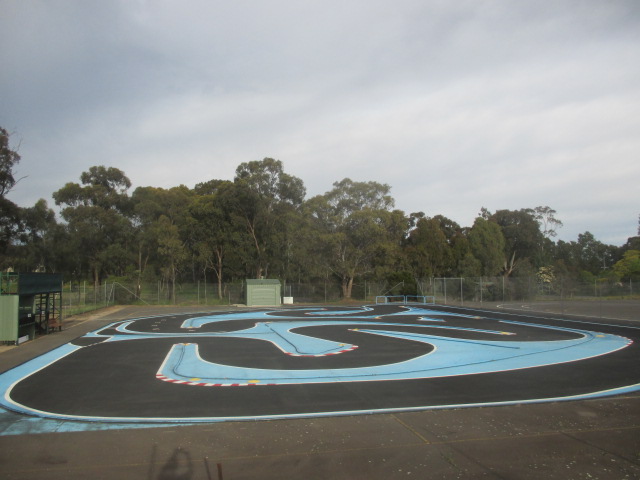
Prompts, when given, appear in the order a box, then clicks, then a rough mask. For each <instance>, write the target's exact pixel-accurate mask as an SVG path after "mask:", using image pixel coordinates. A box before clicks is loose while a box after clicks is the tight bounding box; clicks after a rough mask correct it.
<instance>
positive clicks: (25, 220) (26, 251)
mask: <svg viewBox="0 0 640 480" xmlns="http://www.w3.org/2000/svg"><path fill="white" fill-rule="evenodd" d="M20 217H21V219H22V232H21V234H20V236H19V243H18V245H15V246H14V247H15V248H16V253H18V255H16V257H17V258H16V259H15V261H14V263H15V264H16V266H17V267H18V268H19V270H20V271H25V272H28V271H46V272H55V271H56V270H57V268H58V262H57V255H56V253H57V252H56V250H57V249H58V248H59V247H60V245H59V244H58V242H56V238H58V235H59V225H58V222H57V221H56V215H55V212H54V211H53V210H52V209H51V208H49V206H48V204H47V201H46V200H44V199H40V200H38V201H37V202H36V203H35V205H34V206H33V207H28V208H22V209H21V213H20Z"/></svg>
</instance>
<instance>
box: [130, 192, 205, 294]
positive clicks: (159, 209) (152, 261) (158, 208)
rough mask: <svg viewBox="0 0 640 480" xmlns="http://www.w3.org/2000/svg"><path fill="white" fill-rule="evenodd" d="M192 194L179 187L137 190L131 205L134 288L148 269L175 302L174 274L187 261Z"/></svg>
mask: <svg viewBox="0 0 640 480" xmlns="http://www.w3.org/2000/svg"><path fill="white" fill-rule="evenodd" d="M192 196H193V193H192V191H191V190H190V189H189V188H187V187H185V186H184V185H180V186H178V187H172V188H169V189H164V188H156V187H138V188H136V190H135V191H134V192H133V195H132V203H133V209H134V213H135V220H136V226H137V237H136V238H137V262H138V269H137V271H138V286H140V282H141V279H142V278H143V277H144V276H145V272H146V270H147V269H148V267H149V265H152V266H153V267H154V268H155V270H156V271H157V273H159V274H160V275H161V276H162V279H163V280H164V281H165V282H166V283H167V284H168V285H169V287H170V289H169V290H168V292H170V294H171V298H172V299H173V300H174V301H175V291H176V283H177V278H178V274H179V273H180V272H181V270H182V269H183V267H184V266H185V264H186V262H187V260H188V259H189V249H188V242H189V240H190V238H191V228H190V227H191V226H192V223H191V218H190V216H189V211H188V207H189V204H190V202H191V199H192Z"/></svg>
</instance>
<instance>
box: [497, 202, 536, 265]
mask: <svg viewBox="0 0 640 480" xmlns="http://www.w3.org/2000/svg"><path fill="white" fill-rule="evenodd" d="M490 220H491V221H492V222H495V223H496V224H498V225H499V226H500V228H501V230H502V235H503V236H504V240H505V242H504V245H505V249H504V260H503V267H502V272H503V275H504V276H505V277H508V276H510V275H511V274H512V273H513V272H514V271H515V270H516V269H517V268H518V265H519V264H520V263H521V262H524V260H525V259H526V260H528V261H529V263H531V264H532V265H534V266H536V265H537V264H538V263H539V261H538V260H539V256H540V252H541V245H542V240H543V236H542V233H541V232H540V226H539V224H538V221H537V220H536V218H535V212H534V210H532V209H530V208H523V209H520V210H498V211H496V212H495V213H494V214H493V215H491V217H490Z"/></svg>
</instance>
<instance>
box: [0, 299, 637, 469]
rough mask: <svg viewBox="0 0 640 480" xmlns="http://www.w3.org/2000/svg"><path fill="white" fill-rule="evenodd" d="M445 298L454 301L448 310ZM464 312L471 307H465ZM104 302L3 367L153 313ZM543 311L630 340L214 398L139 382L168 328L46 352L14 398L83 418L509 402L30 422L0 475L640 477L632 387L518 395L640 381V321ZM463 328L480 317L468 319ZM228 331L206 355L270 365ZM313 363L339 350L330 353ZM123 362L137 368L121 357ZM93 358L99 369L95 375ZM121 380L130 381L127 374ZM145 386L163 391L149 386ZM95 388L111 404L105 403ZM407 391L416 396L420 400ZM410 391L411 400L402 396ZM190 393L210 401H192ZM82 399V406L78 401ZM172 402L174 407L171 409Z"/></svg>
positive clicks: (4, 456) (1, 463)
mask: <svg viewBox="0 0 640 480" xmlns="http://www.w3.org/2000/svg"><path fill="white" fill-rule="evenodd" d="M185 310H186V309H185ZM190 310H191V311H194V310H197V309H190ZM446 310H447V311H452V309H451V308H450V307H448V308H446ZM165 311H166V310H165ZM460 312H464V313H467V314H468V313H469V311H468V310H460ZM106 313H107V315H106V316H104V317H102V318H95V319H93V320H90V321H87V322H85V323H79V322H78V323H75V324H74V322H70V323H69V324H68V325H67V327H65V330H64V331H63V332H61V333H59V334H55V335H49V336H47V337H43V338H41V339H38V340H36V341H33V342H29V343H27V344H25V345H22V346H20V347H16V348H13V349H11V350H8V351H5V352H3V353H0V370H3V371H4V370H6V369H7V368H10V367H12V366H15V365H18V364H20V363H21V362H22V361H25V360H27V359H28V358H30V357H32V356H33V355H36V354H37V353H38V352H39V353H44V352H45V351H47V350H49V349H51V348H53V347H55V346H56V345H57V344H62V343H64V342H66V341H80V342H82V341H86V340H78V338H79V337H81V336H82V335H83V333H84V332H86V331H90V330H95V329H98V328H100V327H101V326H103V325H106V324H108V323H109V322H111V321H118V320H122V319H131V318H136V317H140V316H144V315H148V314H151V313H150V310H149V309H141V308H126V309H123V310H120V311H117V312H112V313H109V312H106ZM156 313H157V312H156ZM167 313H170V312H167ZM171 313H172V312H171ZM181 313H183V312H181ZM491 315H492V316H493V317H495V318H507V319H508V318H514V317H511V315H514V314H513V313H509V312H504V311H499V310H496V311H492V312H491ZM503 315H504V317H501V316H503ZM517 315H519V314H517ZM544 315H546V316H547V317H549V318H539V315H536V316H537V317H538V318H536V323H543V324H548V325H559V326H562V327H569V328H578V329H587V330H593V331H600V332H604V333H612V334H616V335H621V336H625V337H627V338H630V339H632V340H634V343H633V344H632V345H631V346H629V347H627V348H625V349H623V350H621V351H619V352H615V353H613V354H610V355H606V356H604V357H598V358H594V359H589V360H583V361H581V362H572V364H566V365H555V366H553V367H539V368H536V369H530V370H531V371H527V370H520V371H517V372H501V373H495V374H486V375H473V376H465V377H461V378H445V379H431V380H429V381H428V382H427V383H425V382H423V381H420V380H413V381H394V382H388V383H393V384H395V388H393V389H389V388H387V387H383V386H380V385H378V386H375V388H374V386H373V385H369V383H387V382H363V383H362V384H360V385H358V384H356V383H349V384H343V385H338V386H336V385H333V386H329V387H328V388H327V389H324V390H323V389H319V390H317V391H315V390H308V387H310V386H311V385H306V386H289V385H281V386H277V387H276V388H275V389H270V387H256V388H251V389H247V388H245V389H244V391H246V392H249V394H250V396H253V397H252V398H242V397H238V396H237V391H240V390H243V389H236V390H237V391H236V392H234V391H233V389H227V391H230V392H231V393H228V394H222V393H221V392H223V391H224V390H225V389H220V388H214V389H206V388H202V389H198V388H197V387H193V388H191V389H190V390H188V389H189V387H185V388H186V389H187V390H188V393H184V392H186V391H187V390H185V388H183V389H182V390H183V392H182V393H183V394H182V395H177V396H175V395H174V396H172V395H171V394H169V393H167V392H168V390H167V389H165V388H164V387H177V385H171V384H165V383H162V382H157V381H156V383H157V384H159V385H153V386H152V385H151V383H153V382H150V383H149V384H148V388H147V386H145V385H146V384H144V383H142V384H141V383H140V382H143V380H142V377H143V376H144V375H146V374H148V373H150V372H151V373H153V374H155V372H156V371H157V368H158V363H157V360H158V358H160V357H164V354H166V351H167V344H168V343H171V344H173V343H174V341H173V340H170V341H168V343H167V340H165V339H162V340H149V341H146V340H144V341H142V340H138V341H136V342H131V343H132V344H133V343H138V342H141V341H142V342H145V348H144V349H137V350H138V351H137V352H135V351H134V350H135V349H132V348H130V347H126V346H124V345H123V344H126V343H127V342H118V344H112V346H114V347H116V348H117V349H120V350H117V349H116V350H111V349H110V350H108V351H107V350H106V349H105V348H104V347H106V346H107V344H103V343H96V344H94V345H92V346H91V348H87V349H82V350H81V352H82V353H83V356H78V357H77V360H73V361H72V362H71V363H68V364H63V363H62V362H56V364H54V365H52V366H51V367H49V368H53V367H55V368H56V369H59V370H57V371H55V372H54V370H51V371H50V375H49V377H50V378H45V376H44V375H43V376H40V377H38V375H39V374H40V373H42V374H44V371H42V372H38V374H36V375H33V376H32V377H30V378H29V381H28V382H25V383H24V385H20V389H17V390H16V392H15V393H16V395H21V396H22V397H21V398H22V399H23V400H25V401H34V400H37V399H38V396H40V397H43V396H44V397H46V400H45V401H44V402H43V403H44V404H46V405H47V408H48V409H52V407H51V406H52V405H54V406H55V407H54V408H53V409H54V410H59V411H70V412H71V411H73V412H76V414H77V412H82V411H87V412H90V414H92V415H93V414H95V411H96V410H103V411H107V412H109V411H110V412H113V413H114V414H116V415H117V414H119V413H118V412H123V411H128V412H131V411H132V409H133V411H137V412H144V411H155V412H164V411H169V410H171V411H172V412H173V414H175V408H177V405H178V404H180V405H182V407H181V408H183V409H184V410H183V413H184V414H185V415H192V414H194V413H192V412H202V411H210V409H211V408H215V409H220V408H222V409H226V410H225V411H230V412H238V411H243V407H251V405H252V404H257V405H258V406H257V407H256V406H255V405H254V407H253V408H254V409H256V408H257V410H256V411H268V412H272V411H273V408H274V406H275V408H277V409H278V411H284V410H283V409H286V410H289V411H300V412H308V411H309V408H308V407H309V405H314V404H317V403H318V402H320V403H322V404H323V405H325V407H324V409H331V408H335V409H336V410H341V409H344V408H346V406H347V405H352V406H353V405H356V406H357V405H364V406H366V407H367V408H387V407H388V406H390V405H395V407H397V406H398V404H397V402H398V401H404V402H405V404H404V405H402V404H401V405H400V406H408V407H411V406H412V405H420V406H423V405H424V404H425V398H429V399H430V401H432V402H434V403H438V402H448V403H461V402H467V401H468V400H469V399H471V401H473V402H474V403H475V402H478V401H496V400H497V399H504V398H509V397H510V398H511V399H512V400H513V401H515V402H516V404H515V405H512V406H503V407H490V408H465V409H447V410H430V411H417V412H407V413H395V414H376V415H364V416H362V415H358V416H346V417H345V416H341V417H326V418H302V419H295V420H278V421H261V422H228V423H214V424H203V425H197V426H185V427H178V426H176V427H157V428H147V429H136V430H108V431H86V432H75V433H55V432H51V433H40V434H31V433H29V432H28V431H25V432H24V434H21V435H11V436H0V471H1V472H2V474H0V475H2V478H52V479H53V478H56V479H57V478H60V479H62V478H64V479H75V478H105V479H111V478H119V479H126V478H148V479H156V478H157V479H170V478H171V479H178V478H182V479H199V478H203V479H216V478H217V479H222V478H224V479H241V478H242V479H245V478H246V479H248V478H261V479H276V478H304V479H313V478H331V479H333V478H336V479H352V478H355V479H359V478H362V479H365V478H366V479H372V478H373V479H376V478H385V479H388V478H391V479H395V478H489V479H493V478H496V479H497V478H527V479H528V478H531V479H533V478H536V479H537V478H563V479H565V478H567V479H571V478H576V479H577V478H600V479H623V478H640V401H639V400H640V396H638V395H637V394H626V395H619V396H613V397H607V398H601V399H594V400H585V401H577V402H576V401H574V402H561V403H557V402H553V403H543V404H531V405H519V404H517V402H518V401H519V400H522V399H527V398H541V397H546V396H548V395H553V394H554V392H555V393H558V392H560V393H562V394H563V395H567V394H574V393H582V392H585V391H587V390H588V391H595V390H600V389H602V388H607V387H608V386H619V385H620V384H627V385H629V384H631V383H640V382H639V370H640V369H639V368H638V367H637V365H638V355H639V354H638V350H637V348H638V347H637V345H638V338H637V337H638V332H640V330H638V327H640V322H637V321H633V320H631V321H626V320H615V319H614V320H611V319H608V320H607V322H603V321H602V320H601V319H593V318H591V319H589V318H584V317H568V316H567V317H566V318H564V319H560V320H571V323H570V324H567V323H566V322H563V321H560V320H559V319H555V318H554V314H548V315H547V314H544ZM405 320H406V319H405ZM517 320H518V321H523V317H521V316H518V317H517ZM385 321H386V320H385ZM489 323H490V322H489ZM474 325H475V326H477V325H478V323H477V320H476V323H475V324H474ZM217 328H218V327H216V329H217ZM333 328H334V327H331V328H330V330H331V329H333ZM318 330H323V331H314V332H313V333H314V334H316V335H318V334H322V335H323V338H327V339H331V338H339V339H340V340H341V341H345V339H344V337H343V334H344V333H345V332H344V331H341V330H340V329H336V330H335V331H333V330H331V331H327V330H326V328H325V329H318ZM524 331H527V332H528V334H529V335H531V337H530V338H531V339H534V340H535V339H538V338H539V337H538V335H544V334H545V333H544V332H548V331H546V330H541V331H540V332H535V333H534V331H531V332H529V331H528V329H527V328H526V327H522V332H521V333H524ZM541 332H542V333H541ZM351 333H353V332H351ZM439 333H440V332H439ZM334 335H335V337H334ZM354 335H355V334H354ZM474 335H476V334H474ZM477 335H480V336H481V335H482V334H477ZM552 335H560V336H563V335H567V336H568V337H570V336H571V335H572V334H571V333H566V334H565V333H557V332H555V333H552ZM367 337H371V340H372V341H375V339H378V340H383V341H384V342H386V341H387V340H390V339H387V338H378V337H377V336H375V335H368V336H367ZM477 338H480V337H477ZM507 339H508V338H506V337H505V338H501V340H507ZM220 340H222V339H220ZM224 340H225V342H223V343H226V345H217V346H215V348H213V346H212V348H211V349H209V351H207V352H206V353H204V354H203V355H205V356H206V357H207V358H209V359H212V358H215V359H219V360H224V361H228V362H234V361H235V362H238V364H239V365H242V364H243V362H244V363H245V364H247V365H252V362H254V361H259V362H263V361H271V362H273V361H274V360H273V358H272V357H273V356H272V355H271V353H270V352H269V351H265V352H262V353H261V354H260V355H258V357H257V358H258V359H259V360H251V359H250V358H248V357H247V356H246V355H243V354H241V353H239V352H242V351H243V350H246V345H245V346H244V347H243V346H242V345H240V347H242V348H239V346H238V342H234V341H233V340H237V339H224ZM227 340H230V342H227ZM358 340H359V341H358V342H357V343H359V345H360V348H359V349H358V350H361V349H362V352H365V353H362V352H358V353H359V355H360V358H359V359H357V360H355V358H356V357H355V356H354V357H353V358H354V360H350V361H353V362H356V363H354V365H355V364H358V365H365V364H370V363H372V362H373V363H375V362H377V361H389V360H392V359H394V358H405V357H408V356H411V355H416V354H419V353H420V352H421V351H424V348H426V347H425V345H424V344H420V345H418V346H417V347H416V348H417V349H416V350H415V351H412V350H410V349H409V350H407V351H403V352H400V353H398V354H397V355H398V356H397V357H394V353H393V350H394V349H393V348H391V349H389V350H388V351H386V352H384V353H381V355H383V356H384V358H383V359H381V358H378V359H376V358H372V357H371V356H370V355H369V356H368V355H366V351H367V350H368V349H369V347H370V348H371V351H376V350H377V349H378V350H379V349H380V348H382V347H384V345H382V344H376V345H377V346H376V345H374V344H371V345H368V344H367V345H365V344H363V342H362V336H360V337H359V339H358ZM346 341H349V340H348V339H347V340H346ZM255 343H261V342H255ZM404 343H405V344H406V342H404ZM256 348H257V347H256ZM403 348H406V345H405V346H404V347H403ZM420 349H423V350H420ZM205 350H207V349H205ZM85 351H86V352H90V351H91V354H89V353H87V354H86V355H85ZM160 351H162V354H160V353H159V352H160ZM96 352H97V353H96ZM154 352H155V353H154ZM374 357H375V356H374ZM149 358H153V361H150V360H148V359H149ZM69 360H71V359H69ZM291 360H292V359H286V360H285V361H286V362H289V361H291ZM298 360H304V361H308V360H318V359H300V358H299V359H298ZM320 360H323V361H325V360H326V361H329V362H343V361H344V359H343V360H334V359H333V358H331V357H328V358H322V359H320ZM357 362H361V363H357ZM132 364H135V365H138V366H137V367H135V368H132V367H131V365H132ZM107 367H108V368H107ZM97 369H98V370H103V371H104V372H107V373H106V374H104V375H100V376H96V375H95V370H97ZM45 370H48V369H45ZM534 370H535V371H538V370H543V372H534ZM51 372H54V373H51ZM92 372H93V375H92ZM123 372H126V373H128V375H125V374H123ZM56 377H58V378H57V381H56V380H55V378H56ZM89 377H92V378H95V379H96V380H90V381H89V386H88V387H87V388H85V387H84V386H83V387H82V388H78V379H80V378H81V379H83V380H86V379H87V378H89ZM132 377H133V378H134V379H137V380H140V382H134V381H132V380H130V379H131V378H132ZM473 377H477V380H478V381H480V379H481V378H482V382H483V383H482V384H481V385H475V384H474V382H475V381H476V379H475V378H473ZM127 378H129V380H127ZM470 379H472V380H471V381H470ZM154 380H155V379H154ZM463 380H466V382H465V381H463ZM122 382H125V383H124V385H123V384H122ZM126 382H131V383H126ZM105 385H106V388H105ZM115 385H120V387H114V386H115ZM156 387H158V388H160V387H162V388H161V389H159V390H151V391H149V390H148V389H149V388H151V389H153V388H156ZM285 387H286V389H287V390H286V393H287V395H282V394H283V392H284V391H285V390H282V391H278V389H283V388H285ZM288 387H295V388H288ZM302 387H304V388H302ZM109 390H113V391H109ZM203 390H210V391H214V392H215V394H216V395H229V397H227V398H226V399H224V397H221V399H213V398H212V397H211V396H208V395H210V394H208V393H202V391H203ZM270 390H271V392H270ZM150 392H151V393H150ZM274 392H276V393H274ZM240 395H244V394H240ZM105 397H108V398H110V401H105V400H104V398H105ZM205 397H206V398H205ZM416 397H419V399H418V400H415V399H416ZM411 399H414V400H413V403H412V400H411ZM456 399H458V400H456ZM225 400H226V401H225ZM501 401H502V400H501ZM199 402H202V403H206V405H199ZM87 403H90V404H92V405H93V406H89V407H88V406H87V405H86V404H87ZM191 404H193V405H191ZM230 404H231V405H230ZM263 404H265V405H263ZM169 405H172V406H173V407H174V408H172V409H171V408H169ZM189 405H191V406H189ZM372 405H373V407H372ZM0 428H2V427H1V426H0ZM100 428H101V427H100V425H96V426H95V430H99V429H100Z"/></svg>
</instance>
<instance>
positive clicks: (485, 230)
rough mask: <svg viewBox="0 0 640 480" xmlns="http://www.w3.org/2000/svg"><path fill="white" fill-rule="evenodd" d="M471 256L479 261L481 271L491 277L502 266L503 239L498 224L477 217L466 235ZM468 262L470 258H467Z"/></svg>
mask: <svg viewBox="0 0 640 480" xmlns="http://www.w3.org/2000/svg"><path fill="white" fill-rule="evenodd" d="M467 238H468V239H469V247H470V249H471V253H472V254H473V256H474V257H475V258H476V259H477V260H479V261H480V265H481V273H482V275H484V276H487V277H491V276H494V275H497V274H498V273H500V270H501V269H502V268H504V258H505V257H504V250H505V241H504V236H503V235H502V230H501V229H500V226H499V225H498V224H497V223H495V222H491V221H489V220H485V219H484V218H482V217H477V218H476V219H475V221H474V222H473V227H471V229H470V230H469V233H468V235H467ZM467 261H468V262H469V261H470V260H469V259H467Z"/></svg>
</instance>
